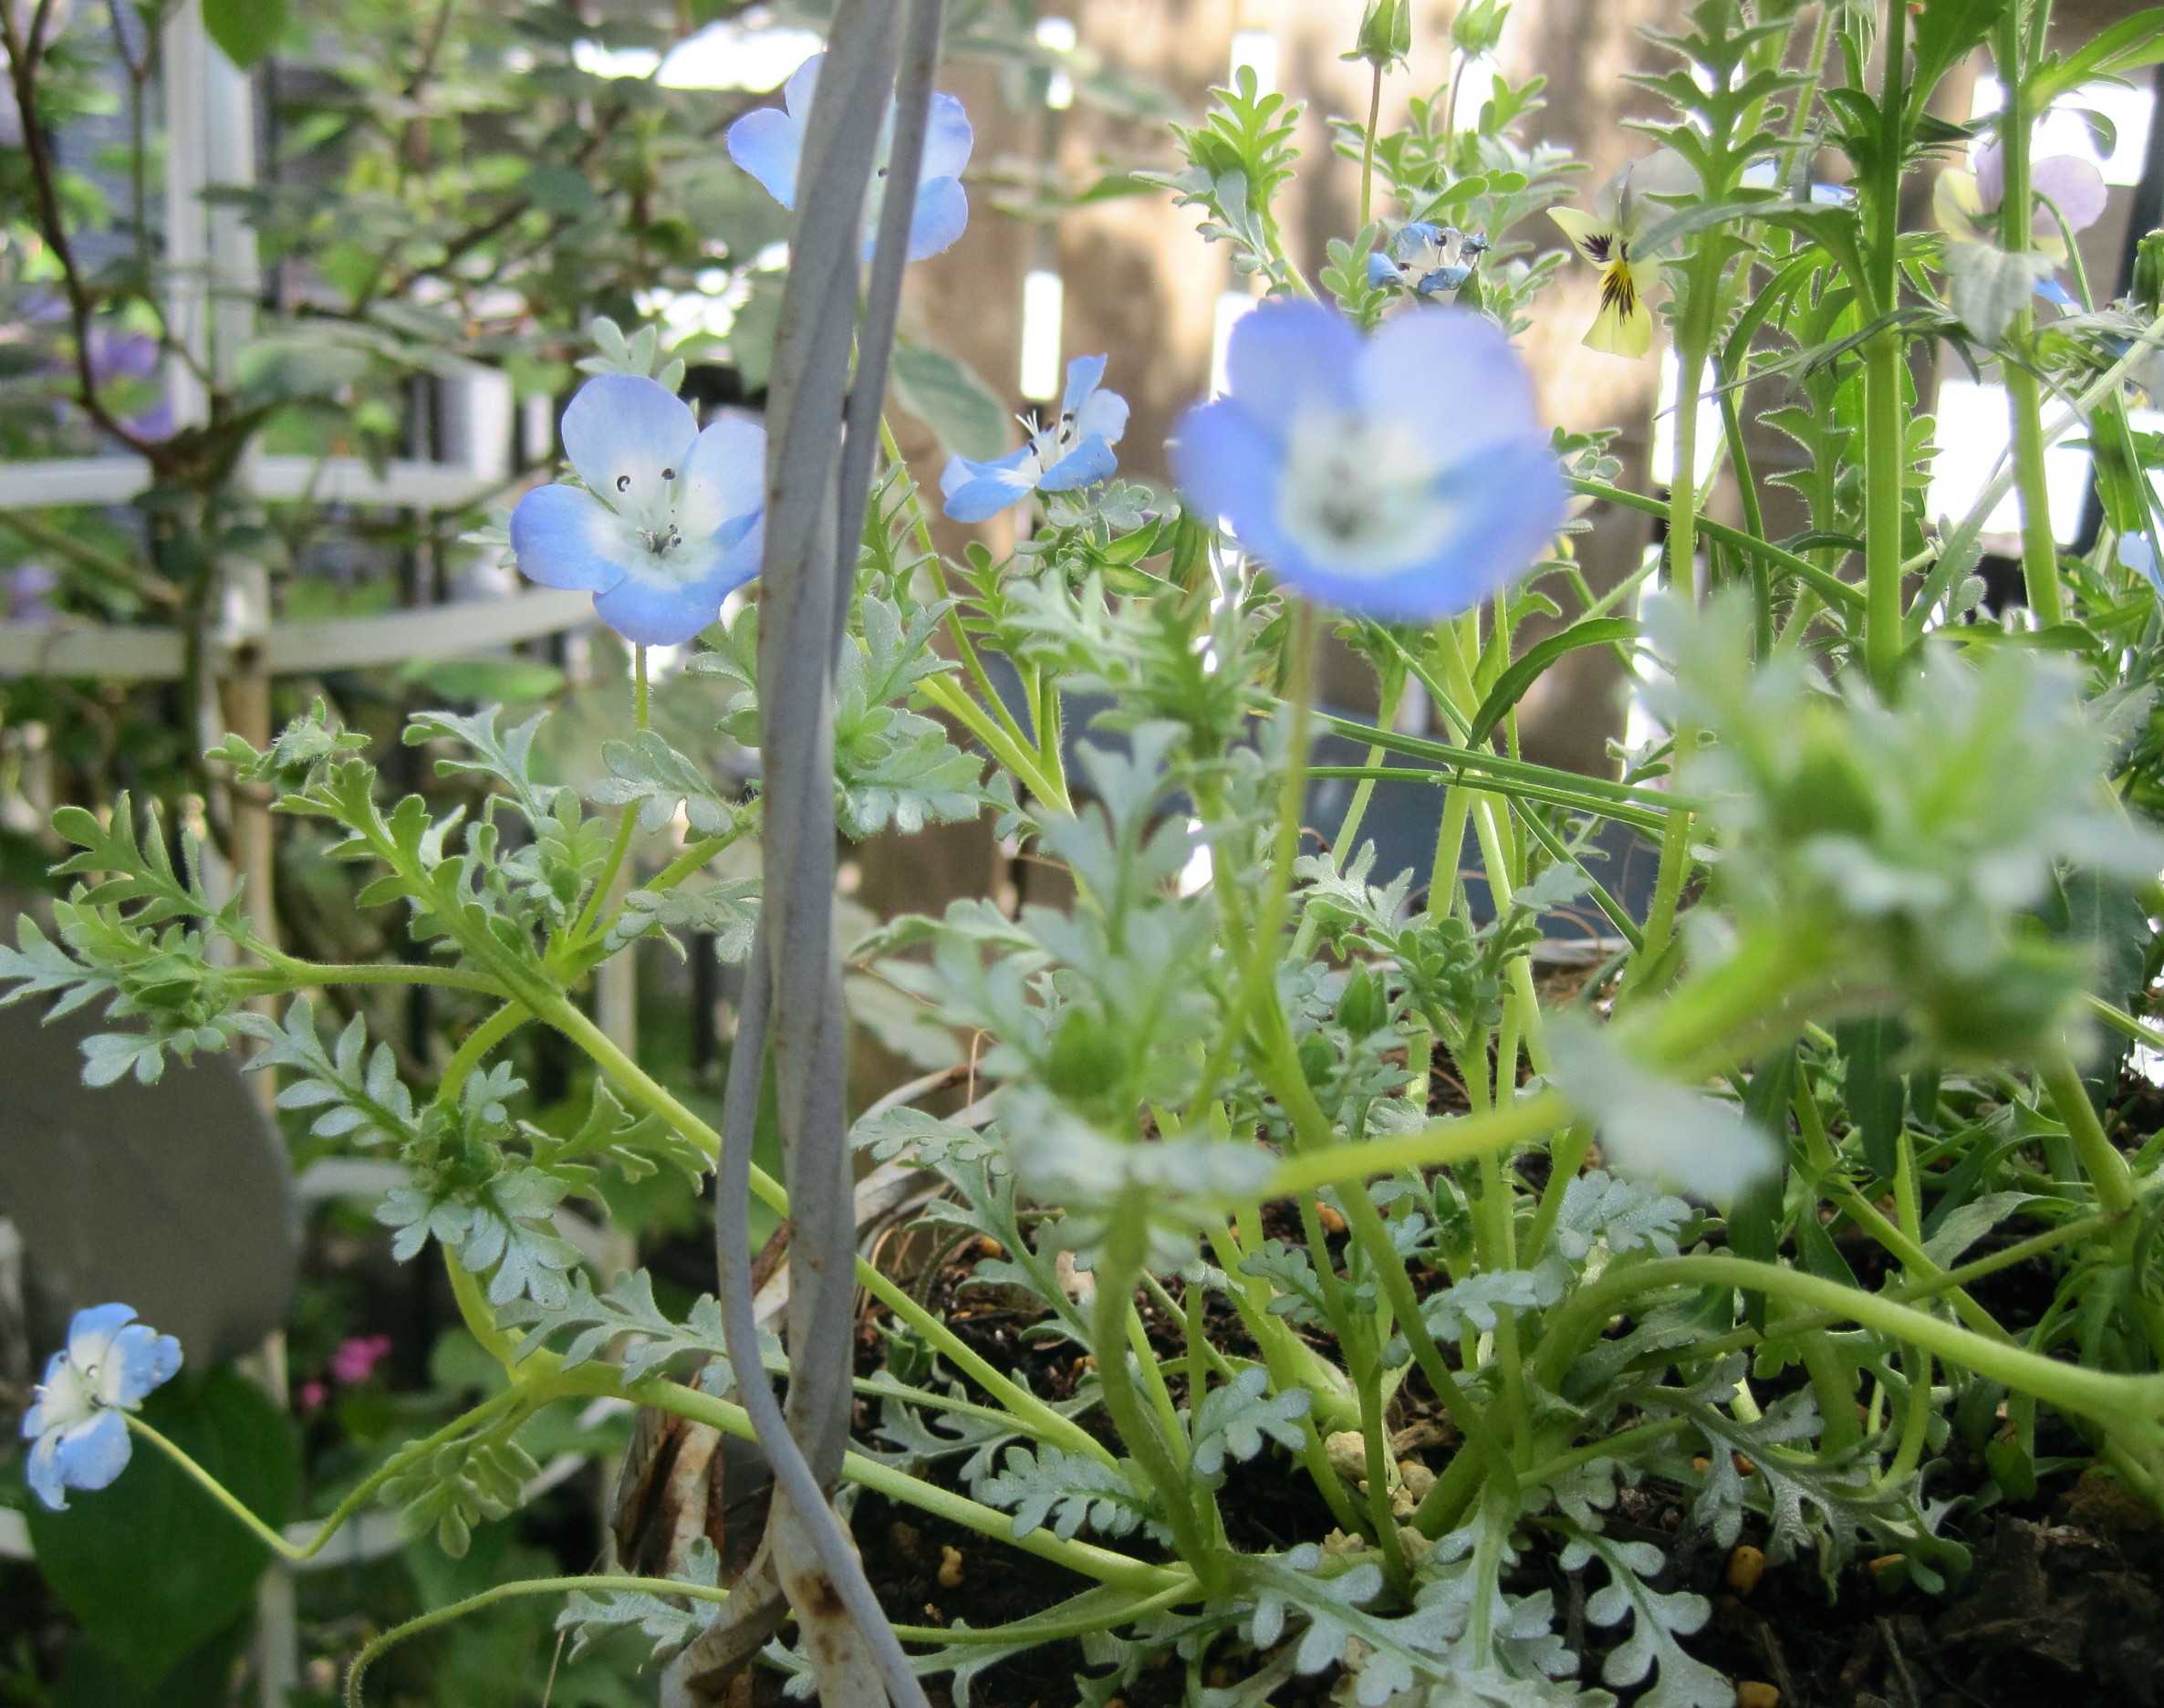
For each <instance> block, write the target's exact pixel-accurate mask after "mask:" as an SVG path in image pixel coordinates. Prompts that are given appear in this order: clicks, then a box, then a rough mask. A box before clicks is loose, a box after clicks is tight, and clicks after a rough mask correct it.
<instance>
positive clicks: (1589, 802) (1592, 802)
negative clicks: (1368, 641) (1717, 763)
mask: <svg viewBox="0 0 2164 1708" xmlns="http://www.w3.org/2000/svg"><path fill="white" fill-rule="evenodd" d="M1316 723H1317V724H1320V725H1321V726H1322V727H1323V728H1324V729H1325V730H1326V731H1328V732H1329V733H1330V734H1333V735H1347V736H1350V737H1351V738H1352V739H1353V740H1355V741H1364V742H1367V743H1368V745H1371V746H1376V747H1380V748H1382V749H1384V750H1385V751H1386V752H1389V753H1394V754H1402V755H1404V756H1405V757H1407V758H1409V759H1425V760H1427V761H1429V762H1430V763H1431V764H1432V765H1451V766H1454V767H1458V768H1461V769H1463V770H1465V771H1469V772H1476V773H1478V774H1479V776H1478V783H1479V786H1481V787H1482V788H1483V789H1488V790H1491V791H1493V793H1496V794H1502V795H1507V794H1510V793H1511V792H1512V786H1513V785H1514V784H1521V783H1524V784H1531V785H1534V786H1536V787H1539V788H1541V789H1544V790H1546V791H1548V796H1547V797H1548V798H1551V799H1554V800H1555V801H1557V802H1558V803H1559V804H1563V805H1567V806H1570V807H1575V808H1576V810H1577V811H1579V812H1584V813H1596V814H1602V815H1607V816H1611V817H1612V816H1616V815H1615V813H1614V808H1615V807H1618V806H1623V807H1643V808H1647V809H1649V811H1650V812H1651V813H1652V814H1655V815H1658V817H1659V818H1660V819H1665V818H1667V816H1668V815H1669V814H1670V812H1673V811H1676V810H1678V809H1685V810H1693V811H1695V810H1696V809H1697V808H1698V807H1700V806H1701V805H1702V803H1701V802H1699V801H1697V800H1695V799H1693V798H1691V797H1688V796H1682V795H1677V794H1673V793H1670V791H1668V790H1665V789H1652V788H1645V787H1642V786H1639V785H1638V784H1635V783H1618V782H1615V781H1614V780H1613V779H1611V778H1608V777H1597V776H1581V775H1580V774H1579V773H1577V772H1576V771H1559V770H1556V769H1555V767H1554V766H1552V765H1535V764H1534V763H1533V762H1532V761H1531V760H1528V759H1508V758H1505V757H1504V756H1503V755H1501V754H1498V753H1489V752H1486V751H1484V750H1483V749H1482V748H1478V747H1461V746H1457V745H1453V744H1452V743H1450V742H1440V741H1434V740H1431V739H1430V738H1429V737H1427V736H1424V735H1405V734H1399V732H1398V731H1396V730H1389V729H1379V728H1377V727H1376V726H1375V725H1374V724H1363V723H1361V722H1360V721H1359V719H1358V718H1348V717H1338V716H1337V715H1335V714H1334V713H1328V712H1318V713H1316ZM1643 817H1644V815H1642V814H1641V815H1640V818H1641V820H1642V818H1643Z"/></svg>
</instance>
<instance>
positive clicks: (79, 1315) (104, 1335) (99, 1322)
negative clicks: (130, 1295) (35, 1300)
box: [68, 1305, 135, 1362]
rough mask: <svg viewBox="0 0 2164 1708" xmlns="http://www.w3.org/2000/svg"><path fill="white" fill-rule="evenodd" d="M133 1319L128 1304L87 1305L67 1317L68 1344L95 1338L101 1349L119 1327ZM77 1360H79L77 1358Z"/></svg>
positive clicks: (133, 1316) (131, 1309) (73, 1344)
mask: <svg viewBox="0 0 2164 1708" xmlns="http://www.w3.org/2000/svg"><path fill="white" fill-rule="evenodd" d="M134 1320H135V1308H134V1307H132V1306H130V1305H89V1306H86V1307H84V1308H83V1309H81V1310H78V1312H76V1314H75V1315H74V1316H73V1317H69V1318H68V1345H69V1346H70V1347H73V1346H75V1345H76V1344H77V1343H78V1341H89V1340H93V1339H95V1340H96V1341H97V1342H98V1343H99V1348H100V1349H102V1348H103V1346H104V1344H105V1343H106V1342H107V1341H109V1340H110V1339H111V1338H113V1337H114V1336H115V1335H117V1334H119V1333H120V1330H121V1329H123V1328H126V1327H127V1326H128V1325H129V1324H130V1323H131V1322H133V1321H134ZM78 1362H79V1360H78Z"/></svg>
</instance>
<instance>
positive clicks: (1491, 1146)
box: [1263, 1091, 1572, 1198]
mask: <svg viewBox="0 0 2164 1708" xmlns="http://www.w3.org/2000/svg"><path fill="white" fill-rule="evenodd" d="M1571 1120H1572V1111H1571V1108H1570V1105H1569V1104H1568V1103H1566V1102H1565V1101H1564V1099H1563V1094H1562V1093H1561V1092H1559V1091H1543V1092H1540V1093H1538V1094H1537V1095H1535V1096H1533V1097H1529V1098H1520V1099H1518V1100H1517V1101H1516V1102H1514V1103H1511V1104H1508V1105H1505V1106H1504V1107H1503V1108H1501V1109H1492V1110H1490V1111H1489V1112H1488V1113H1487V1114H1485V1115H1460V1116H1452V1117H1451V1118H1450V1119H1448V1120H1439V1121H1431V1122H1430V1123H1429V1124H1428V1125H1427V1126H1425V1127H1422V1128H1419V1129H1417V1130H1414V1131H1412V1132H1409V1133H1400V1134H1398V1135H1396V1136H1395V1137H1392V1138H1389V1139H1366V1140H1361V1141H1360V1142H1359V1143H1358V1144H1350V1145H1338V1146H1336V1147H1334V1148H1332V1149H1329V1150H1325V1151H1310V1152H1304V1153H1302V1154H1300V1155H1297V1156H1290V1157H1287V1158H1285V1161H1282V1162H1280V1163H1279V1164H1278V1165H1277V1168H1276V1171H1275V1172H1274V1173H1272V1175H1271V1176H1270V1178H1269V1180H1268V1182H1265V1184H1264V1189H1263V1190H1264V1194H1265V1195H1266V1196H1268V1197H1271V1198H1290V1197H1294V1196H1296V1195H1300V1194H1305V1193H1312V1192H1316V1191H1318V1190H1319V1189H1320V1188H1322V1187H1325V1186H1337V1185H1344V1184H1347V1183H1349V1182H1355V1181H1364V1180H1372V1179H1374V1178H1375V1177H1376V1176H1377V1175H1379V1174H1394V1173H1396V1172H1399V1170H1400V1169H1431V1168H1442V1167H1448V1166H1451V1165H1452V1164H1455V1163H1460V1162H1474V1161H1479V1160H1480V1159H1481V1158H1482V1157H1483V1156H1485V1155H1487V1154H1488V1153H1489V1152H1490V1151H1506V1150H1509V1149H1510V1148H1512V1147H1513V1146H1515V1145H1522V1144H1533V1143H1535V1142H1537V1141H1538V1140H1542V1139H1545V1138H1546V1137H1547V1136H1548V1135H1549V1134H1550V1133H1552V1132H1555V1130H1557V1129H1559V1128H1562V1127H1566V1126H1568V1125H1569V1124H1570V1121H1571ZM1347 1195H1348V1196H1353V1195H1357V1194H1347Z"/></svg>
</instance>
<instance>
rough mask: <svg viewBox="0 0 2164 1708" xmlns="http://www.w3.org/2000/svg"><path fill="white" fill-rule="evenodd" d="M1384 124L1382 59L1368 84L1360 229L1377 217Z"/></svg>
mask: <svg viewBox="0 0 2164 1708" xmlns="http://www.w3.org/2000/svg"><path fill="white" fill-rule="evenodd" d="M1381 124H1382V61H1381V60H1379V59H1378V60H1377V61H1375V66H1374V74H1373V76H1372V78H1370V79H1369V82H1368V129H1367V130H1366V131H1365V132H1364V133H1363V134H1362V136H1361V139H1360V229H1361V230H1362V231H1366V230H1367V229H1368V224H1369V223H1370V222H1371V221H1372V220H1373V219H1374V217H1375V211H1374V210H1375V133H1376V131H1377V130H1379V128H1380V127H1381Z"/></svg>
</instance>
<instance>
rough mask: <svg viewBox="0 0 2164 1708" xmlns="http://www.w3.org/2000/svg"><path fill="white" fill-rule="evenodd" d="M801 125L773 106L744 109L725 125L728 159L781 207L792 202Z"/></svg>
mask: <svg viewBox="0 0 2164 1708" xmlns="http://www.w3.org/2000/svg"><path fill="white" fill-rule="evenodd" d="M803 154H804V126H803V124H802V122H801V121H800V120H796V119H792V118H791V117H790V116H789V115H788V114H787V113H785V112H783V111H782V110H781V109H779V108H777V107H761V108H759V109H757V110H755V111H753V112H747V113H746V114H744V117H743V118H741V119H739V120H737V121H736V122H735V123H734V124H733V125H731V126H730V127H729V158H730V159H731V160H733V161H735V162H736V163H737V165H738V166H740V167H742V168H743V169H744V171H745V172H749V173H750V174H751V175H752V176H753V177H754V178H756V179H757V180H758V181H759V183H760V186H761V187H762V188H763V189H765V192H766V193H767V194H768V195H770V196H772V197H773V198H774V199H775V201H776V202H779V203H781V204H782V205H783V206H784V207H785V208H793V207H795V206H796V164H797V161H799V160H800V159H802V157H803Z"/></svg>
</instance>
